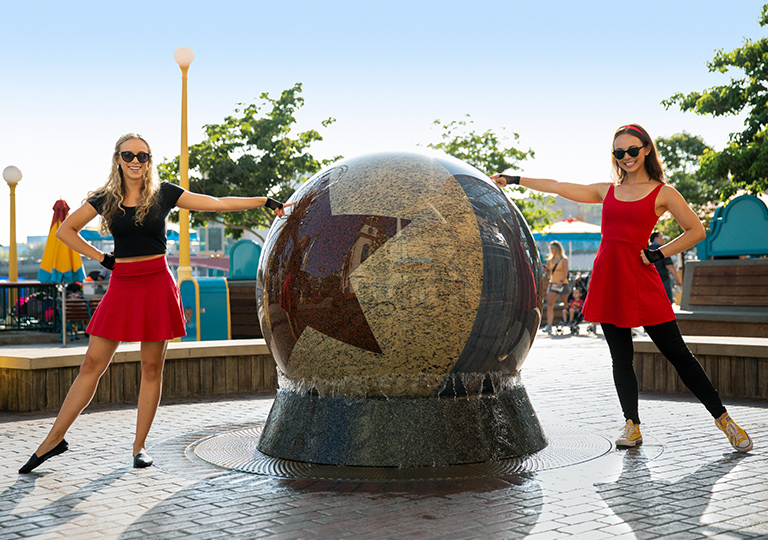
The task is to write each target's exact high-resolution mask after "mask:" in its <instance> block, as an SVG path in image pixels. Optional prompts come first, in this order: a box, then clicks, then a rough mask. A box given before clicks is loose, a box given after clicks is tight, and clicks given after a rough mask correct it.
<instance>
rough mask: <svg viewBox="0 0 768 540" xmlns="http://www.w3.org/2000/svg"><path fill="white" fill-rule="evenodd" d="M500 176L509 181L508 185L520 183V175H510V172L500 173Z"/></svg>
mask: <svg viewBox="0 0 768 540" xmlns="http://www.w3.org/2000/svg"><path fill="white" fill-rule="evenodd" d="M499 176H501V177H502V178H503V179H504V180H505V181H506V182H507V185H510V184H515V185H516V186H519V185H520V177H519V176H510V175H508V174H500V175H499Z"/></svg>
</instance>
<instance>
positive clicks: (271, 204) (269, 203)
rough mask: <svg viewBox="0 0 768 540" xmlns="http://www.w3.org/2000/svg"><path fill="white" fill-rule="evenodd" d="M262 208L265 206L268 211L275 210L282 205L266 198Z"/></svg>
mask: <svg viewBox="0 0 768 540" xmlns="http://www.w3.org/2000/svg"><path fill="white" fill-rule="evenodd" d="M264 206H266V207H267V208H269V209H270V210H277V209H279V208H282V207H283V203H281V202H280V201H276V200H275V199H273V198H271V197H267V202H266V203H265V204H264Z"/></svg>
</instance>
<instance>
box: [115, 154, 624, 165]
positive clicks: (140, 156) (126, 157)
mask: <svg viewBox="0 0 768 540" xmlns="http://www.w3.org/2000/svg"><path fill="white" fill-rule="evenodd" d="M117 154H120V157H121V158H123V161H125V162H126V163H130V162H131V161H133V158H136V159H138V160H139V163H146V162H147V161H149V158H151V157H152V154H150V153H148V152H139V153H138V154H134V153H133V152H118V153H117ZM117 154H115V155H117ZM622 155H623V154H622ZM631 155H632V154H630V156H631ZM635 155H637V154H635Z"/></svg>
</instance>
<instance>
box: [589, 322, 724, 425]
mask: <svg viewBox="0 0 768 540" xmlns="http://www.w3.org/2000/svg"><path fill="white" fill-rule="evenodd" d="M600 326H602V328H603V334H605V340H606V341H607V342H608V347H609V348H610V350H611V359H612V360H613V382H614V384H615V385H616V392H617V393H618V394H619V402H620V403H621V409H622V411H624V418H626V419H627V420H632V422H634V423H635V424H639V423H640V415H639V414H638V412H637V401H638V388H637V376H636V375H635V369H634V366H633V365H632V360H633V357H634V352H635V351H634V346H633V344H632V329H631V328H619V327H618V326H614V325H612V324H608V323H601V324H600ZM644 328H645V331H646V332H647V333H648V336H649V337H650V338H651V339H652V340H653V342H654V343H655V344H656V347H658V349H659V351H661V354H663V355H664V356H665V357H666V358H667V360H669V361H670V362H671V363H672V365H673V366H674V368H675V370H676V371H677V374H678V375H680V379H682V381H683V384H685V386H687V387H688V389H689V390H690V391H691V392H693V395H695V396H696V397H697V398H699V401H701V402H702V403H703V404H704V406H705V407H706V408H707V410H708V411H709V413H710V414H711V415H712V416H713V417H714V418H718V417H720V416H721V415H722V414H723V413H724V412H725V407H724V406H723V402H722V401H720V396H719V395H718V393H717V390H716V389H715V387H714V386H713V385H712V381H710V380H709V377H707V373H706V372H705V371H704V368H702V367H701V364H699V361H698V360H697V359H696V357H695V356H694V355H693V353H692V352H691V351H690V350H689V349H688V346H687V345H686V344H685V342H684V341H683V336H682V335H680V329H679V328H678V327H677V321H669V322H665V323H662V324H655V325H653V326H645V327H644Z"/></svg>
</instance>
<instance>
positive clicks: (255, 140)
mask: <svg viewBox="0 0 768 540" xmlns="http://www.w3.org/2000/svg"><path fill="white" fill-rule="evenodd" d="M300 93H301V83H296V84H295V85H294V86H293V87H292V88H289V89H287V90H283V92H282V93H281V94H280V97H279V98H277V99H273V98H270V97H269V95H268V94H267V93H266V92H265V93H262V94H261V96H260V100H261V104H249V105H244V104H239V107H238V108H237V109H235V113H236V115H235V116H228V117H226V118H225V119H224V122H223V123H221V124H208V125H206V126H204V129H205V133H206V135H207V138H206V139H205V140H204V141H202V142H200V143H198V144H195V145H192V146H190V148H189V187H190V190H192V191H195V192H197V193H204V194H207V195H212V196H214V197H228V196H232V197H252V196H267V195H269V196H271V197H274V198H276V199H279V200H286V199H287V198H288V197H290V195H291V194H292V193H293V192H294V190H295V187H296V185H297V184H298V183H299V182H300V181H302V180H306V179H307V178H308V177H309V176H311V175H312V174H314V173H315V172H317V171H318V170H319V169H320V167H321V166H322V164H323V163H324V162H321V161H318V160H317V159H315V158H314V157H313V156H312V154H310V153H309V147H310V146H311V145H312V143H314V142H317V141H322V140H323V138H322V137H321V136H320V133H319V132H318V131H316V130H314V129H312V130H308V131H303V132H301V133H297V134H295V135H293V134H292V133H291V129H292V126H293V124H294V123H295V122H296V119H295V117H294V115H295V113H296V111H297V110H298V109H299V108H301V107H302V105H303V104H304V98H302V97H300V96H299V94H300ZM334 121H335V120H334V119H333V118H328V119H326V120H323V121H322V122H321V124H322V126H323V127H327V126H328V125H330V124H331V123H333V122H334ZM335 159H337V158H334V160H335ZM158 173H159V175H160V178H161V179H162V180H167V181H169V182H173V183H176V184H178V183H179V158H178V156H177V157H175V158H174V159H172V160H167V161H164V162H163V163H161V164H160V165H159V166H158ZM171 219H173V220H174V221H177V220H178V217H177V215H176V214H175V213H174V215H172V216H171ZM273 219H274V216H273V214H272V212H271V211H269V210H266V209H264V208H257V209H254V210H247V211H242V212H223V213H215V212H193V213H192V214H191V223H192V226H195V227H197V226H202V225H205V224H207V223H208V222H209V221H213V222H218V223H221V224H223V225H224V226H225V227H226V232H227V233H228V234H231V235H232V236H233V237H234V238H240V236H242V234H243V231H250V232H252V233H253V234H255V235H256V236H258V237H260V238H262V236H263V235H262V234H260V233H259V232H257V230H258V229H259V228H264V227H269V225H270V224H271V223H272V220H273ZM262 239H263V238H262Z"/></svg>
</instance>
